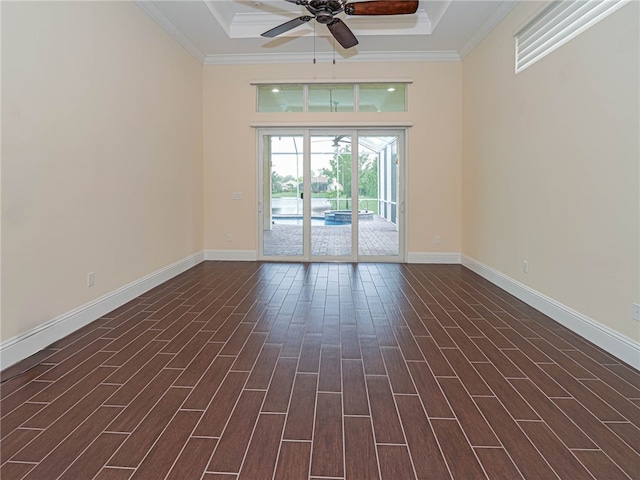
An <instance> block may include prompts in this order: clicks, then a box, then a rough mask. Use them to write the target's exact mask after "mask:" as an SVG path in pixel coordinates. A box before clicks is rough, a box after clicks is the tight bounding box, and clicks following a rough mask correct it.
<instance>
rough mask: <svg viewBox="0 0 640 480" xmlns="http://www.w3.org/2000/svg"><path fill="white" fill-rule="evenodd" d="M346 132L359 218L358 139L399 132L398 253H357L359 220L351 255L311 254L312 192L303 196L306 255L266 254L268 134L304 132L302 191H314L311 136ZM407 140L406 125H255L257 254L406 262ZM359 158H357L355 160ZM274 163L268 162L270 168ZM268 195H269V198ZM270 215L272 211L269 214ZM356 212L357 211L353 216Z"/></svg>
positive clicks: (353, 197) (298, 258)
mask: <svg viewBox="0 0 640 480" xmlns="http://www.w3.org/2000/svg"><path fill="white" fill-rule="evenodd" d="M336 134H340V135H342V134H345V135H350V136H351V145H352V147H351V148H352V150H351V155H352V162H351V181H352V189H351V191H352V195H351V200H352V204H351V212H352V213H351V214H352V218H358V217H357V214H358V209H359V198H358V188H354V186H355V187H357V182H358V162H357V159H358V143H359V142H358V139H359V136H361V135H367V136H371V135H379V136H397V137H398V170H399V174H398V186H397V188H398V191H397V200H398V204H397V221H398V234H399V239H398V240H399V245H398V251H399V255H398V256H381V255H370V256H363V255H358V226H359V225H358V224H359V222H357V221H356V222H352V224H351V227H352V228H351V245H352V248H351V255H349V256H326V255H324V256H312V255H311V195H310V194H308V195H304V197H303V255H300V256H275V255H269V256H265V255H264V222H265V215H266V210H267V209H269V210H270V204H271V199H270V193H271V192H270V189H269V192H267V191H266V189H265V185H264V182H265V174H266V170H267V169H266V164H265V161H264V160H265V158H264V156H265V146H264V144H263V141H264V138H265V137H266V136H302V137H303V177H304V182H303V191H304V192H311V137H312V136H314V135H336ZM406 144H407V129H406V128H404V127H389V128H384V127H375V128H371V127H340V126H336V127H332V128H329V127H326V128H325V127H322V128H317V127H282V128H275V127H269V128H257V129H256V199H257V205H256V209H257V212H258V221H257V222H256V223H257V229H256V239H257V243H258V244H257V250H256V251H257V258H258V260H261V261H294V262H300V261H303V262H402V263H403V262H406V251H407V249H406V215H405V211H406V208H405V202H406V185H407V181H406V171H407V168H406V165H407V163H406V160H407V158H406V157H407V154H406V151H407V149H406ZM353 159H356V161H353ZM270 171H271V167H270V166H269V172H270ZM267 195H268V196H269V198H267ZM270 215H271V213H270V211H269V216H270ZM354 215H356V216H355V217H354Z"/></svg>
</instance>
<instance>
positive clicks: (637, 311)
mask: <svg viewBox="0 0 640 480" xmlns="http://www.w3.org/2000/svg"><path fill="white" fill-rule="evenodd" d="M633 319H634V320H637V321H639V322H640V305H638V304H637V303H634V304H633Z"/></svg>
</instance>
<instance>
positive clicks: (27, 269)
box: [1, 2, 203, 340]
mask: <svg viewBox="0 0 640 480" xmlns="http://www.w3.org/2000/svg"><path fill="white" fill-rule="evenodd" d="M2 134H3V137H2V287H3V289H2V336H1V339H2V340H6V339H9V338H12V337H14V336H16V335H18V334H21V333H24V332H26V331H29V330H31V329H33V328H35V327H37V326H38V325H40V324H42V323H43V322H46V321H48V320H51V319H52V318H55V317H56V316H58V315H61V314H63V313H66V312H68V311H70V310H72V309H74V308H76V307H78V306H81V305H83V304H85V303H87V302H90V301H91V300H93V299H96V298H98V297H100V296H102V295H104V294H106V293H108V292H112V291H114V290H116V289H118V288H120V287H122V286H124V285H126V284H128V283H130V282H132V281H135V280H137V279H139V278H141V277H144V276H146V275H148V274H150V273H152V272H155V271H157V270H158V269H160V268H163V267H165V266H167V265H169V264H172V263H173V262H176V261H178V260H182V259H184V258H186V257H187V256H189V255H191V254H193V253H195V252H200V251H201V250H202V246H203V234H202V218H203V213H202V147H201V145H202V66H201V65H200V64H199V63H198V62H197V61H196V60H194V59H193V58H192V57H191V56H189V54H188V53H187V52H186V51H184V50H183V49H182V48H181V47H180V46H179V45H178V44H177V43H176V42H175V41H174V40H173V39H172V38H170V37H169V36H168V35H167V34H166V33H165V32H164V31H162V30H161V29H160V27H158V26H157V25H156V24H155V23H153V21H152V20H151V19H149V18H148V17H147V16H146V15H145V14H144V13H143V12H142V11H141V10H140V9H139V8H138V7H137V6H136V5H135V4H133V3H129V2H70V3H67V2H43V3H31V2H2ZM88 272H95V279H96V285H95V286H94V287H92V288H87V286H86V275H87V273H88Z"/></svg>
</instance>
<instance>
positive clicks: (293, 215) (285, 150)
mask: <svg viewBox="0 0 640 480" xmlns="http://www.w3.org/2000/svg"><path fill="white" fill-rule="evenodd" d="M262 141H263V145H262V147H263V148H262V149H263V157H264V158H263V162H262V165H263V180H264V185H263V206H264V207H263V209H262V217H263V218H262V229H263V235H262V241H263V246H262V253H263V255H264V256H265V257H271V256H278V257H302V256H303V255H304V242H303V239H304V235H303V219H304V201H303V198H302V197H303V194H302V191H303V185H304V169H303V159H304V153H303V136H302V135H264V136H263V137H262Z"/></svg>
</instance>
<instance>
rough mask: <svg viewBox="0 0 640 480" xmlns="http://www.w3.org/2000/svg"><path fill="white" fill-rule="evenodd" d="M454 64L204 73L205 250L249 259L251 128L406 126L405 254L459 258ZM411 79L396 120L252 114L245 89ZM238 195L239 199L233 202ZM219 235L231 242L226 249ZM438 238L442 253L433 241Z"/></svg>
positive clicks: (226, 68)
mask: <svg viewBox="0 0 640 480" xmlns="http://www.w3.org/2000/svg"><path fill="white" fill-rule="evenodd" d="M460 72H461V65H460V63H459V62H451V63H448V62H443V63H436V62H420V63H418V62H415V63H384V64H382V63H378V64H376V63H348V64H347V63H340V61H338V63H337V64H336V65H332V64H331V63H318V64H316V65H313V64H312V63H311V58H310V59H309V64H282V65H216V66H205V68H204V94H203V96H204V132H205V133H204V169H205V207H204V208H205V248H206V249H212V250H249V251H256V250H257V239H256V222H257V213H256V198H255V197H256V134H255V129H253V128H251V126H250V125H251V124H252V123H258V122H273V123H274V124H278V123H280V124H282V123H292V122H300V125H301V126H304V125H305V124H309V123H313V122H335V123H337V124H339V122H356V123H357V122H363V123H366V122H412V123H413V127H411V128H409V132H408V169H407V170H408V185H407V192H408V197H407V205H408V210H407V216H408V218H407V237H408V245H407V251H408V252H412V253H413V252H460V248H461V247H460V245H461V238H460V231H461V227H460V217H461V215H460V201H461V200H460V199H461V192H460V185H461V171H460V168H461V167H460V162H461V158H460V155H461V152H460V148H461V147H460V146H461V130H460V128H461V127H460V122H461V119H460V116H461V104H460V101H461V95H460V88H461V77H460ZM376 78H384V79H393V78H399V79H411V80H413V83H412V84H411V85H410V87H409V111H408V112H402V113H339V114H336V113H324V114H322V113H320V114H311V113H307V114H303V113H300V114H296V113H256V92H255V86H252V85H251V84H250V82H251V81H257V80H264V81H271V80H283V79H296V80H300V81H311V80H319V79H322V80H327V81H334V80H367V79H376ZM233 192H242V193H243V197H244V198H243V200H241V201H238V200H232V193H233ZM227 233H231V234H232V236H233V241H232V242H227V241H226V236H227ZM436 235H440V236H441V244H440V245H435V244H434V237H435V236H436Z"/></svg>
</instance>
